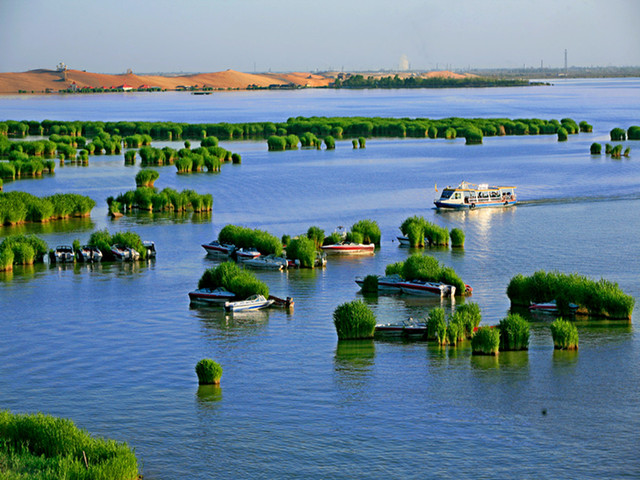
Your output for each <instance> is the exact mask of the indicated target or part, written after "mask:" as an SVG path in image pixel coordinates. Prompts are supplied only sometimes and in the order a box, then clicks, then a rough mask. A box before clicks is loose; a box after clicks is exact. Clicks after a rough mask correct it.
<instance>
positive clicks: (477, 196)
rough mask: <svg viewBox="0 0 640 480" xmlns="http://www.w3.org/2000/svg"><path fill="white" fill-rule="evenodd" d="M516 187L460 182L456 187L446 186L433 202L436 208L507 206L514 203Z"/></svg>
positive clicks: (458, 208)
mask: <svg viewBox="0 0 640 480" xmlns="http://www.w3.org/2000/svg"><path fill="white" fill-rule="evenodd" d="M515 190H516V187H507V186H489V184H487V183H481V184H479V185H477V184H474V183H469V182H464V181H463V182H460V184H459V185H458V186H457V187H449V186H447V187H446V188H444V189H443V190H442V194H441V195H440V198H439V199H438V200H436V201H434V202H433V203H435V205H436V208H453V209H457V210H460V209H474V208H480V207H507V206H509V205H514V204H515V203H516V192H515Z"/></svg>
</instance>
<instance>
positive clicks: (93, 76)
mask: <svg viewBox="0 0 640 480" xmlns="http://www.w3.org/2000/svg"><path fill="white" fill-rule="evenodd" d="M339 75H341V73H340V72H325V73H322V74H314V73H309V72H293V73H243V72H237V71H235V70H225V71H222V72H214V73H198V74H193V75H182V76H179V75H176V76H173V75H136V74H134V73H127V74H121V75H111V74H103V73H90V72H86V71H82V70H70V69H67V70H65V71H57V70H46V69H38V70H29V71H28V72H11V73H0V94H14V93H20V92H26V93H55V92H58V91H60V90H67V89H69V88H73V87H74V86H75V87H77V88H87V87H91V88H104V89H110V88H118V87H122V86H126V87H131V89H133V90H137V89H139V88H141V87H142V88H158V89H161V90H176V89H180V88H181V87H187V88H189V87H196V88H203V87H208V88H213V89H224V90H226V89H240V90H244V89H247V88H249V87H251V86H257V87H262V88H264V87H270V86H286V85H295V86H299V87H326V86H328V85H329V84H331V83H332V82H333V81H334V80H335V79H336V78H337V77H338V76H339ZM362 75H363V76H365V77H368V76H374V77H384V76H389V75H395V74H391V73H374V74H372V73H363V74H362ZM399 75H400V76H401V77H404V76H408V75H409V74H399ZM419 76H420V77H423V78H428V77H434V76H435V77H447V78H462V77H464V76H465V75H460V74H456V73H452V72H448V71H442V72H429V73H424V74H421V75H419Z"/></svg>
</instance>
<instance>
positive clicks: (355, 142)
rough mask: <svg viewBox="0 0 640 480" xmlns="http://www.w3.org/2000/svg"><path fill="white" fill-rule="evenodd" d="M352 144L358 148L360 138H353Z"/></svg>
mask: <svg viewBox="0 0 640 480" xmlns="http://www.w3.org/2000/svg"><path fill="white" fill-rule="evenodd" d="M351 145H353V148H358V140H356V139H355V138H354V139H353V140H351Z"/></svg>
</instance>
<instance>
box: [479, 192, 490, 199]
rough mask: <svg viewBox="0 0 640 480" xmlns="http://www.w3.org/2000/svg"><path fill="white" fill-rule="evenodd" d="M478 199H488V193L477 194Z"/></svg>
mask: <svg viewBox="0 0 640 480" xmlns="http://www.w3.org/2000/svg"><path fill="white" fill-rule="evenodd" d="M478 198H489V192H478Z"/></svg>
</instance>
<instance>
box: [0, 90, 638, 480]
mask: <svg viewBox="0 0 640 480" xmlns="http://www.w3.org/2000/svg"><path fill="white" fill-rule="evenodd" d="M639 92H640V80H638V79H623V80H565V81H561V82H557V83H556V84H555V85H553V86H549V87H532V88H513V89H501V88H496V89H478V90H474V89H464V90H453V89H452V90H435V91H434V90H415V91H413V90H411V91H408V90H400V91H355V92H349V91H329V90H304V91H292V92H215V93H214V94H212V95H209V96H192V95H189V94H185V93H163V94H122V95H120V94H113V95H98V96H89V95H78V96H15V97H4V98H2V99H0V119H37V120H42V119H45V118H50V119H65V120H76V119H92V120H165V121H169V120H171V121H185V122H218V121H229V122H236V121H254V120H255V121H267V120H271V121H282V120H285V119H286V118H287V117H290V116H298V115H305V116H311V115H327V116H338V115H341V116H352V115H363V116H375V115H377V116H394V117H404V116H406V117H416V116H421V117H430V118H441V117H448V116H461V117H496V116H497V117H507V118H530V117H537V118H545V119H551V118H556V119H558V120H559V119H561V118H564V117H571V118H573V119H575V120H576V121H578V122H579V121H581V120H586V121H588V122H589V123H591V124H592V125H593V126H594V133H592V134H579V135H574V136H571V137H570V139H569V141H567V142H562V143H559V142H557V139H556V137H555V136H530V137H503V138H485V139H484V144H483V145H480V146H465V145H464V140H455V141H446V140H415V139H406V140H396V139H369V140H368V141H367V147H366V149H364V150H360V149H358V150H354V149H352V148H351V142H350V141H340V142H338V143H337V148H336V150H335V151H324V150H323V151H316V150H296V151H289V152H278V153H274V152H267V149H266V142H263V141H259V142H253V141H251V142H226V143H224V142H223V144H222V145H223V146H224V147H225V148H228V149H230V150H232V151H234V152H238V153H240V154H241V155H242V164H241V165H224V166H223V168H222V172H221V173H220V174H215V175H209V174H195V175H177V174H176V170H175V168H174V167H171V166H168V167H162V168H159V169H158V170H159V172H160V178H159V179H158V180H157V181H156V186H157V187H159V188H164V187H167V186H168V187H172V188H175V189H179V190H182V189H185V188H190V189H194V190H196V191H197V192H200V193H206V192H209V193H211V194H212V195H213V197H214V210H213V213H212V214H211V215H208V216H193V215H185V216H180V217H177V216H172V215H156V216H155V218H154V216H152V215H137V216H130V217H129V216H126V217H123V218H121V219H118V220H111V219H109V218H108V216H107V209H106V204H105V199H106V197H107V196H110V195H117V194H119V193H121V192H124V191H126V190H130V189H133V188H134V187H135V182H134V176H135V173H136V172H137V171H138V169H139V167H138V166H136V167H124V166H123V158H122V156H100V157H91V158H90V165H89V166H88V167H76V166H65V167H59V168H57V169H56V173H55V175H54V176H50V177H45V178H43V179H40V180H22V181H17V182H12V183H5V186H4V187H5V188H4V189H5V191H11V190H22V191H28V192H30V193H34V194H36V195H47V194H51V193H55V192H77V193H82V194H85V195H90V196H91V197H92V198H94V199H95V200H96V202H97V207H96V208H95V209H94V211H93V213H92V215H91V218H90V219H84V220H71V221H68V222H55V223H50V224H46V225H23V226H19V227H14V228H7V227H4V228H0V238H3V237H4V236H6V235H9V234H13V233H16V232H20V233H23V232H25V233H31V232H33V233H37V234H39V235H41V236H42V237H43V238H44V239H45V240H46V241H47V243H48V244H49V246H50V247H54V246H55V245H57V244H61V243H71V242H72V241H73V239H76V238H78V239H80V241H81V242H84V241H86V240H87V239H88V237H89V235H90V233H91V232H92V231H94V230H95V229H102V228H108V229H109V230H110V231H112V232H114V231H119V230H134V231H136V232H138V233H139V234H140V235H141V236H142V237H143V239H150V240H154V241H155V242H156V246H157V248H158V251H159V253H158V258H157V260H156V261H155V262H152V263H148V264H147V263H142V264H136V265H110V264H104V265H97V266H84V265H76V266H66V267H60V266H47V265H37V266H35V267H26V268H16V269H15V271H14V272H13V273H4V274H0V305H1V308H2V310H1V311H2V313H1V314H0V328H1V331H2V334H1V335H0V358H1V359H2V361H1V362H0V408H6V409H10V410H11V411H14V412H34V411H42V412H46V413H51V414H53V415H57V416H62V417H68V418H71V419H73V420H74V421H75V422H76V424H77V425H79V426H81V427H82V428H86V429H87V430H89V431H90V432H91V433H93V434H96V435H102V436H106V437H109V438H114V439H117V440H119V441H126V442H127V443H129V444H130V445H131V446H132V447H134V448H135V451H136V454H137V456H138V458H139V460H140V463H141V468H142V473H143V474H144V477H145V479H167V480H168V479H184V478H198V479H199V478H203V479H204V478H229V479H231V478H265V479H266V478H305V479H306V478H318V479H319V478H376V479H377V478H379V479H387V478H474V479H477V478H496V477H511V478H532V477H535V478H556V477H566V478H625V477H626V478H638V476H640V460H639V459H638V456H637V446H638V432H639V431H640V406H639V404H638V401H637V400H638V398H639V395H640V336H639V335H638V333H637V330H636V328H635V325H634V324H635V323H636V322H637V320H638V318H639V317H638V308H639V307H638V306H636V309H635V310H634V313H633V322H632V323H631V324H620V323H615V322H593V323H592V324H585V323H579V326H578V329H579V334H580V349H579V351H578V352H570V353H566V352H554V350H553V343H552V340H551V335H550V332H549V323H550V321H551V319H547V320H545V319H540V318H538V319H533V320H534V322H533V324H532V325H533V326H532V336H531V344H530V349H529V351H528V352H516V353H504V352H503V353H501V354H500V356H499V357H498V358H478V357H472V356H471V351H470V346H469V345H468V343H466V344H463V345H462V346H459V347H458V348H439V347H437V346H435V345H433V344H427V343H424V342H402V341H370V342H367V341H365V342H347V343H342V342H341V343H338V341H337V337H336V334H335V329H334V327H333V323H332V313H333V310H334V309H335V308H336V307H337V306H338V305H339V304H341V303H343V302H346V301H351V300H353V299H357V298H363V297H362V296H361V295H360V294H359V292H358V287H357V285H356V284H355V282H354V278H355V276H357V275H366V274H370V273H378V274H380V273H383V271H384V268H385V266H386V265H387V264H389V263H393V262H397V261H400V260H404V259H406V258H407V257H408V255H410V254H411V253H412V252H411V251H410V250H408V249H403V248H399V247H398V244H397V242H396V241H394V240H395V237H396V235H398V234H399V233H400V232H399V229H398V227H399V225H400V224H401V223H402V221H403V220H404V219H405V218H407V217H409V216H411V215H423V216H424V217H425V218H426V219H427V220H430V221H434V222H436V223H438V224H440V225H443V226H446V227H448V228H453V227H460V228H462V229H463V230H464V231H465V234H466V248H465V249H464V251H463V252H456V251H451V250H449V249H444V250H442V249H440V250H433V251H427V252H428V253H430V254H432V255H434V256H435V257H436V258H438V260H440V261H441V262H442V263H444V264H446V265H448V266H452V267H453V268H454V269H455V270H456V271H457V272H458V273H459V274H460V276H461V277H462V279H463V280H464V281H465V282H466V283H469V284H471V285H472V287H473V288H474V293H473V296H472V297H471V298H470V300H471V301H474V302H477V303H478V304H479V305H480V306H481V308H482V311H483V324H489V325H491V324H496V323H498V321H499V320H500V319H501V318H503V317H504V316H505V315H506V314H507V312H508V309H509V300H508V298H507V296H506V294H505V289H506V286H507V284H508V282H509V280H510V279H511V277H513V276H514V275H515V274H517V273H523V274H531V273H533V272H534V271H536V270H540V269H544V270H559V271H562V272H567V273H570V272H578V273H581V274H584V275H588V276H590V277H592V278H595V279H598V278H601V277H604V278H607V279H609V280H613V281H616V282H618V283H619V285H620V286H621V288H622V289H623V290H624V291H625V292H626V293H628V294H630V295H632V296H634V297H635V298H636V299H638V298H640V276H639V275H638V272H640V255H639V253H640V239H638V235H637V233H638V231H640V167H639V165H640V162H639V161H638V158H637V156H638V155H640V143H638V142H623V143H624V145H625V146H627V145H628V146H631V147H632V152H631V157H630V158H628V159H622V160H612V159H611V158H609V157H606V156H605V155H602V156H591V155H590V154H589V146H590V144H591V143H592V142H594V141H598V142H601V143H603V144H604V143H606V142H607V141H608V133H609V131H610V130H611V128H614V127H622V128H625V129H626V128H628V127H629V126H631V125H640V95H639V94H638V93H639ZM193 143H197V142H193ZM164 144H165V143H159V144H157V145H164ZM171 145H173V146H174V147H176V148H177V147H179V146H180V144H179V143H178V142H174V143H172V144H171ZM462 179H464V180H468V181H472V182H485V181H486V182H491V183H496V184H513V185H517V186H518V190H517V191H518V195H519V198H520V200H521V201H522V203H521V204H520V205H518V206H516V207H512V208H508V209H496V210H493V211H490V210H484V211H483V210H480V211H472V212H449V213H438V212H437V211H435V210H433V209H432V206H433V203H432V202H433V199H434V196H435V195H436V194H435V192H434V186H435V185H436V184H437V186H438V189H439V190H440V189H441V188H442V187H444V186H445V185H447V184H457V183H458V182H459V181H460V180H462ZM365 218H370V219H373V220H376V221H377V222H378V224H379V225H380V228H381V230H382V245H381V248H380V249H379V250H378V251H377V253H376V255H375V256H373V257H360V258H331V259H330V261H329V264H328V265H327V267H326V268H325V269H317V270H314V271H309V270H299V271H289V272H284V273H281V272H277V273H276V272H257V273H256V274H257V275H258V277H260V278H261V279H262V280H264V281H265V282H266V283H267V284H268V285H269V287H270V290H271V292H272V293H273V294H276V295H278V296H291V297H293V298H294V299H295V302H296V305H295V310H294V311H293V312H291V313H287V312H284V311H282V310H277V309H271V310H268V311H263V312H256V313H254V314H252V315H247V314H245V315H234V316H228V315H225V314H224V313H223V312H222V311H220V309H217V308H191V307H190V306H189V301H188V297H187V293H188V292H189V291H190V290H192V289H194V288H195V287H196V284H197V282H198V279H199V278H200V276H201V275H202V273H203V272H204V270H205V269H206V268H209V267H211V266H214V265H216V264H215V263H214V262H213V261H212V260H211V259H209V258H207V257H206V255H205V252H204V250H203V249H202V248H201V247H200V244H201V243H205V242H208V241H210V240H212V239H214V238H215V237H216V236H217V233H218V232H219V230H220V229H221V228H222V227H223V226H224V225H226V224H228V223H234V224H239V225H244V226H248V227H252V228H261V229H265V230H268V231H269V232H271V233H273V234H275V235H277V236H281V235H282V234H285V233H287V234H290V235H294V234H297V233H302V232H305V231H306V230H307V228H308V227H309V226H311V225H317V226H319V227H321V228H323V229H324V230H325V232H326V233H327V234H328V233H330V232H331V231H333V229H334V228H335V227H336V226H337V225H345V226H350V225H352V224H353V223H355V222H356V221H358V220H360V219H365ZM365 301H366V302H367V303H368V304H369V305H370V306H371V308H372V309H373V310H374V312H375V313H376V315H377V316H378V319H379V321H380V322H391V321H397V320H401V319H404V318H406V317H408V316H413V317H424V316H426V315H427V314H428V312H429V311H430V309H431V308H433V307H434V306H436V305H440V301H439V300H432V299H412V298H405V297H397V296H380V297H378V298H374V299H372V298H365ZM444 306H445V308H446V309H447V310H449V309H450V308H451V305H450V303H448V302H446V301H445V302H444ZM205 357H210V358H213V359H215V360H216V361H218V362H220V363H221V364H222V366H223V368H224V373H223V376H222V383H221V386H220V387H219V388H200V389H199V388H198V386H197V378H196V375H195V372H194V367H195V364H196V363H197V361H198V360H200V359H201V358H205Z"/></svg>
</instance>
